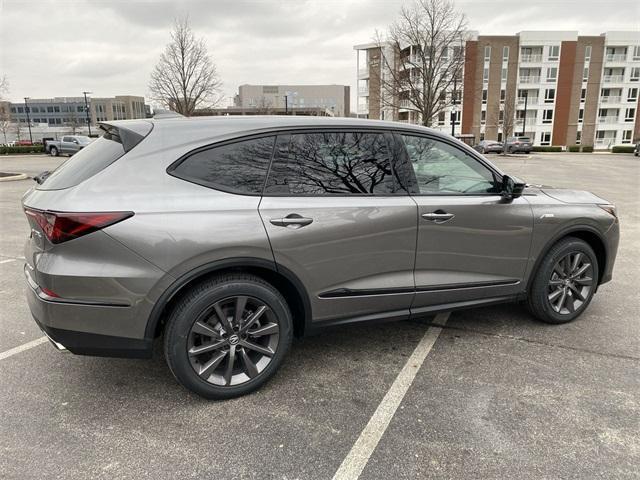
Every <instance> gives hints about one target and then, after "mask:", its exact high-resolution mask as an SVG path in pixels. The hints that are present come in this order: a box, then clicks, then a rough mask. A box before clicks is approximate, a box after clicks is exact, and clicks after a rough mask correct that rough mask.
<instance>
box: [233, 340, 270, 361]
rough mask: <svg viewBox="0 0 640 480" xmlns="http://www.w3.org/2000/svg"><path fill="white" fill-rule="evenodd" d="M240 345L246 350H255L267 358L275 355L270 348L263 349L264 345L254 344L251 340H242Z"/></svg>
mask: <svg viewBox="0 0 640 480" xmlns="http://www.w3.org/2000/svg"><path fill="white" fill-rule="evenodd" d="M240 345H242V346H243V347H244V348H248V349H249V350H253V351H254V352H258V353H261V354H263V355H266V356H267V357H271V356H273V354H274V353H275V352H274V351H273V350H271V349H270V348H269V347H263V346H262V345H258V344H255V343H253V342H250V341H249V340H241V341H240Z"/></svg>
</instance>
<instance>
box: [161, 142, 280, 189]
mask: <svg viewBox="0 0 640 480" xmlns="http://www.w3.org/2000/svg"><path fill="white" fill-rule="evenodd" d="M274 142H275V137H264V138H257V139H254V140H245V141H240V142H236V143H231V144H228V145H221V146H219V147H211V148H208V149H206V150H202V151H200V152H196V153H194V154H192V155H190V156H189V157H187V158H186V159H185V160H183V161H182V162H180V164H179V165H178V166H176V167H174V168H173V170H172V171H171V172H170V173H171V174H172V175H173V176H175V177H178V178H182V179H183V180H188V181H190V182H194V183H198V184H200V185H204V186H207V187H212V188H217V189H221V190H227V191H231V192H234V193H241V194H242V193H244V194H261V193H262V188H263V186H264V181H265V177H266V176H267V170H268V169H269V162H270V160H271V155H272V153H273V146H274Z"/></svg>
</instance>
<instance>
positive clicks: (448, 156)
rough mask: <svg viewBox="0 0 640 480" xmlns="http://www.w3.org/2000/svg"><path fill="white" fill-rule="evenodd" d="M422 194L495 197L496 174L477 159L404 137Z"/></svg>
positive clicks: (444, 146) (443, 145)
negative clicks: (487, 194) (486, 194)
mask: <svg viewBox="0 0 640 480" xmlns="http://www.w3.org/2000/svg"><path fill="white" fill-rule="evenodd" d="M402 139H403V140H404V143H405V146H406V149H407V153H408V157H409V160H410V162H411V165H412V166H413V171H414V172H415V175H416V180H417V183H418V191H419V192H420V193H422V194H447V193H451V194H460V193H467V194H474V193H495V192H496V191H497V188H496V187H497V185H496V182H495V180H494V177H493V173H492V172H491V170H489V169H488V168H487V167H485V166H484V165H483V164H481V163H480V162H479V161H477V160H476V159H475V158H473V157H471V156H469V155H467V154H466V153H464V152H463V151H462V150H458V149H457V148H455V147H452V146H451V145H448V144H446V143H444V142H439V141H435V140H433V139H430V138H426V137H418V136H413V135H402Z"/></svg>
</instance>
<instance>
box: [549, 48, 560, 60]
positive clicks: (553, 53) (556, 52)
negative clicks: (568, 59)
mask: <svg viewBox="0 0 640 480" xmlns="http://www.w3.org/2000/svg"><path fill="white" fill-rule="evenodd" d="M559 56H560V45H551V46H550V47H549V60H558V57H559Z"/></svg>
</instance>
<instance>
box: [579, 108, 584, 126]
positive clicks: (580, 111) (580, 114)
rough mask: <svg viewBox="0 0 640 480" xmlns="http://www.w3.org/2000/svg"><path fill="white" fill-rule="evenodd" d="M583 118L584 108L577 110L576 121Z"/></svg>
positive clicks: (580, 121)
mask: <svg viewBox="0 0 640 480" xmlns="http://www.w3.org/2000/svg"><path fill="white" fill-rule="evenodd" d="M583 120H584V108H581V109H580V110H578V123H582V121H583Z"/></svg>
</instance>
